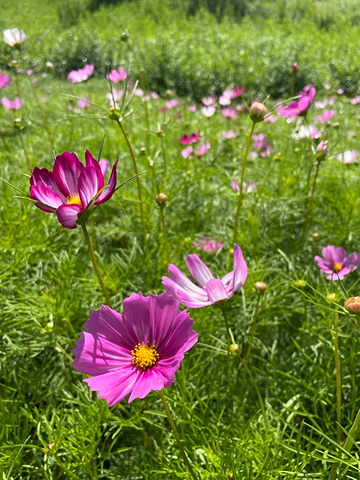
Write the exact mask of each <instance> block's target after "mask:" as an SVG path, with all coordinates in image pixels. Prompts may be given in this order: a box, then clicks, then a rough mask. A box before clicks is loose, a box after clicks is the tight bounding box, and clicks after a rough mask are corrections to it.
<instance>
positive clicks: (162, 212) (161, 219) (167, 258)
mask: <svg viewBox="0 0 360 480" xmlns="http://www.w3.org/2000/svg"><path fill="white" fill-rule="evenodd" d="M160 221H161V228H162V231H163V238H164V247H165V255H166V263H167V264H168V263H170V248H169V240H168V236H167V233H166V227H165V215H164V209H163V208H160Z"/></svg>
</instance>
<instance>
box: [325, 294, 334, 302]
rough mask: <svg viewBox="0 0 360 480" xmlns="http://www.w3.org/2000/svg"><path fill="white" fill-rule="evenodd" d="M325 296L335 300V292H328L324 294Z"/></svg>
mask: <svg viewBox="0 0 360 480" xmlns="http://www.w3.org/2000/svg"><path fill="white" fill-rule="evenodd" d="M326 298H327V299H328V300H331V301H335V300H336V293H328V294H327V295H326Z"/></svg>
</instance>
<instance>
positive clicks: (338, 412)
mask: <svg viewBox="0 0 360 480" xmlns="http://www.w3.org/2000/svg"><path fill="white" fill-rule="evenodd" d="M333 342H334V358H335V371H336V441H337V443H338V444H339V445H341V370H340V355H339V314H338V313H337V312H336V313H335V319H334V330H333Z"/></svg>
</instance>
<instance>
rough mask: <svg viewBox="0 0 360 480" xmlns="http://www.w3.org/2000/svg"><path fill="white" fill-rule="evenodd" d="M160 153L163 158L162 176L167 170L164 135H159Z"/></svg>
mask: <svg viewBox="0 0 360 480" xmlns="http://www.w3.org/2000/svg"><path fill="white" fill-rule="evenodd" d="M161 153H162V157H163V160H164V172H163V173H164V176H166V172H167V156H166V148H165V140H164V137H161Z"/></svg>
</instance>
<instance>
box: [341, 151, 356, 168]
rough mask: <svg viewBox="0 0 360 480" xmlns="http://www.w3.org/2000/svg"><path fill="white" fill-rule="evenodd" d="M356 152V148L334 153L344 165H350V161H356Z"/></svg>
mask: <svg viewBox="0 0 360 480" xmlns="http://www.w3.org/2000/svg"><path fill="white" fill-rule="evenodd" d="M357 154H358V152H357V150H346V151H345V152H343V153H339V154H338V155H336V158H337V159H338V160H339V161H340V162H342V163H344V164H345V165H350V164H351V163H355V162H356V159H357Z"/></svg>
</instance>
